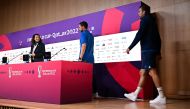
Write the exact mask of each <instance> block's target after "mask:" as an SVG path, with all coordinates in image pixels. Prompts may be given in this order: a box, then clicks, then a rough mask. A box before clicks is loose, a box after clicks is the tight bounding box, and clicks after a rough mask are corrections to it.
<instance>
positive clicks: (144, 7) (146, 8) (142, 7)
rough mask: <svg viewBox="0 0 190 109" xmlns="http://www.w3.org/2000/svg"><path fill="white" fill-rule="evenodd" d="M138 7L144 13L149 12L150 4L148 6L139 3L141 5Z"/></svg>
mask: <svg viewBox="0 0 190 109" xmlns="http://www.w3.org/2000/svg"><path fill="white" fill-rule="evenodd" d="M139 8H141V9H142V10H143V11H145V14H150V6H148V5H146V4H141V6H140V7H139Z"/></svg>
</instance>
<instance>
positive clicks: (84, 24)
mask: <svg viewBox="0 0 190 109" xmlns="http://www.w3.org/2000/svg"><path fill="white" fill-rule="evenodd" d="M79 24H80V26H84V27H85V28H86V29H87V28H88V23H87V22H86V21H82V22H80V23H79Z"/></svg>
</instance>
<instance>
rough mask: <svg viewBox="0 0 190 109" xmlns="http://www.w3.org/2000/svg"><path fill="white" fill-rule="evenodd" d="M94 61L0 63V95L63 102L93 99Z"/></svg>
mask: <svg viewBox="0 0 190 109" xmlns="http://www.w3.org/2000/svg"><path fill="white" fill-rule="evenodd" d="M92 69H93V66H92V65H91V64H87V63H82V62H69V61H49V62H36V63H27V64H10V65H0V98H1V99H2V98H4V99H14V100H24V101H32V102H42V103H53V104H64V103H75V102H84V101H90V100H91V97H92Z"/></svg>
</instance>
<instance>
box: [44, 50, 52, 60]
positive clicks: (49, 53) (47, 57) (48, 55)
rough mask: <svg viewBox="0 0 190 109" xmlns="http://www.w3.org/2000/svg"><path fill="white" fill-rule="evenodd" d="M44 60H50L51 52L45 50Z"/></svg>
mask: <svg viewBox="0 0 190 109" xmlns="http://www.w3.org/2000/svg"><path fill="white" fill-rule="evenodd" d="M44 60H45V61H50V60H51V52H45V55H44Z"/></svg>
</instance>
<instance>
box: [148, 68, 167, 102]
mask: <svg viewBox="0 0 190 109" xmlns="http://www.w3.org/2000/svg"><path fill="white" fill-rule="evenodd" d="M149 75H150V76H151V77H152V79H153V82H154V84H155V86H156V88H157V90H158V97H157V98H156V99H154V100H151V101H150V103H160V104H166V97H165V96H164V93H163V89H162V87H161V85H160V78H159V77H158V73H157V70H156V69H155V68H152V69H150V71H149Z"/></svg>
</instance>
